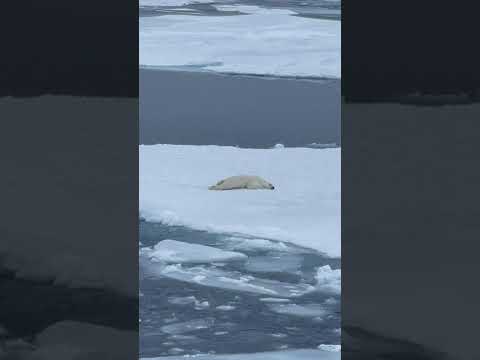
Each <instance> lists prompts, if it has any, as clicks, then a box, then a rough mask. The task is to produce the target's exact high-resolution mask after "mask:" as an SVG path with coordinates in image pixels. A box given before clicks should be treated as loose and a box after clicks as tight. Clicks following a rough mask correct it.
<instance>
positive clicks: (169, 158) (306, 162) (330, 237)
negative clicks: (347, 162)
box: [139, 145, 341, 257]
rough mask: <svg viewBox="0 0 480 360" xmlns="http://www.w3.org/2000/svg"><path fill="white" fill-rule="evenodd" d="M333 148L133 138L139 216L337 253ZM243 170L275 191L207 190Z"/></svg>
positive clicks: (336, 177) (337, 163)
mask: <svg viewBox="0 0 480 360" xmlns="http://www.w3.org/2000/svg"><path fill="white" fill-rule="evenodd" d="M340 154H341V152H340V149H339V148H337V149H322V150H316V149H306V148H285V149H283V150H282V151H278V150H276V149H242V148H236V147H227V146H189V145H148V146H147V145H141V146H140V148H139V157H140V159H139V176H140V178H139V185H140V189H139V190H140V191H139V206H140V216H141V217H142V218H144V219H145V220H147V221H153V222H163V223H165V224H167V225H184V226H188V227H191V228H194V229H198V230H207V231H212V232H217V233H229V234H242V235H249V236H251V237H256V238H263V239H275V240H280V241H283V242H291V243H294V244H296V245H299V246H302V247H308V248H311V249H315V250H317V251H320V252H322V253H324V254H326V255H329V256H332V257H339V256H340V252H341V251H340V250H341V244H340ZM245 173H247V174H248V173H250V174H258V175H259V176H262V177H265V178H268V179H270V180H271V181H272V182H274V183H275V191H240V190H239V191H228V192H215V191H209V190H208V186H209V185H211V183H213V182H214V181H216V180H217V179H219V178H224V177H228V176H231V175H235V174H245ZM245 244H246V242H245ZM257 244H258V243H257Z"/></svg>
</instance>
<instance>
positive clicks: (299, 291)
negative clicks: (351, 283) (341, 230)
mask: <svg viewBox="0 0 480 360" xmlns="http://www.w3.org/2000/svg"><path fill="white" fill-rule="evenodd" d="M145 266H146V270H147V271H148V273H150V274H151V275H156V276H163V277H167V278H170V279H175V280H179V281H185V282H188V283H194V284H198V285H202V286H209V287H215V288H221V289H227V290H233V291H240V292H249V293H254V294H261V295H269V296H279V297H284V298H291V297H297V296H302V295H304V294H306V293H309V292H312V291H314V289H315V288H314V287H313V286H311V285H309V284H304V283H300V284H291V283H286V282H280V281H276V280H268V279H261V278H256V277H253V276H249V275H244V274H242V273H239V272H234V271H224V270H221V269H216V268H208V267H203V266H195V267H191V268H188V267H183V266H181V265H178V264H175V265H160V266H159V265H155V264H145Z"/></svg>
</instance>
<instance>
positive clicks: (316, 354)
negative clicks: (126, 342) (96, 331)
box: [141, 349, 340, 360]
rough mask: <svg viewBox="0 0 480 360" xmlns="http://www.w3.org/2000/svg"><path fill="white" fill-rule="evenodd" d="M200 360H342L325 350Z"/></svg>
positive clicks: (179, 358) (179, 359) (200, 358)
mask: <svg viewBox="0 0 480 360" xmlns="http://www.w3.org/2000/svg"><path fill="white" fill-rule="evenodd" d="M192 358H195V359H198V360H340V352H339V351H336V352H333V351H325V350H321V349H318V350H310V349H308V350H307V349H306V350H286V351H272V352H261V353H252V354H227V355H210V354H205V355H203V354H202V355H195V356H193V357H192ZM142 359H143V360H162V359H166V360H184V359H186V358H185V357H183V356H167V357H158V358H141V360H142Z"/></svg>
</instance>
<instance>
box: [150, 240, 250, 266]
mask: <svg viewBox="0 0 480 360" xmlns="http://www.w3.org/2000/svg"><path fill="white" fill-rule="evenodd" d="M142 252H143V253H144V254H145V255H147V256H148V257H149V258H150V259H151V260H152V261H162V262H165V263H211V262H216V261H219V262H221V261H229V260H241V259H246V258H247V256H246V255H245V254H242V253H238V252H233V251H224V250H220V249H217V248H214V247H212V246H205V245H198V244H190V243H186V242H182V241H176V240H169V239H166V240H162V241H160V242H159V243H158V244H157V245H155V246H154V247H153V248H152V249H149V248H143V249H142Z"/></svg>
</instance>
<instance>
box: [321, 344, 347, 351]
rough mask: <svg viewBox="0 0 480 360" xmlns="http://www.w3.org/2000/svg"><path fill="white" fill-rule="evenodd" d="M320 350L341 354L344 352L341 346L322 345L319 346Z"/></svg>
mask: <svg viewBox="0 0 480 360" xmlns="http://www.w3.org/2000/svg"><path fill="white" fill-rule="evenodd" d="M318 348H319V349H320V350H325V351H334V352H340V351H341V350H342V346H341V345H329V344H320V345H318Z"/></svg>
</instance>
